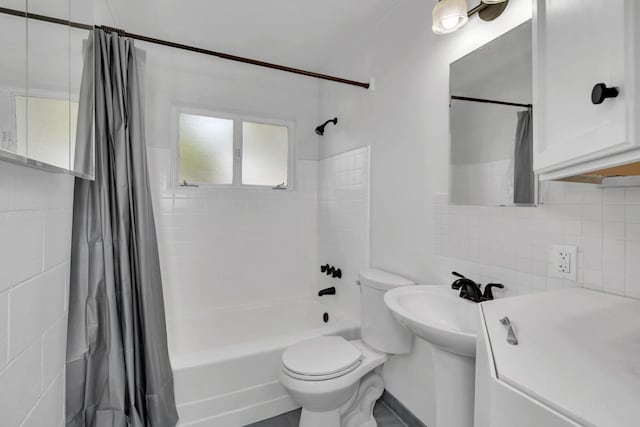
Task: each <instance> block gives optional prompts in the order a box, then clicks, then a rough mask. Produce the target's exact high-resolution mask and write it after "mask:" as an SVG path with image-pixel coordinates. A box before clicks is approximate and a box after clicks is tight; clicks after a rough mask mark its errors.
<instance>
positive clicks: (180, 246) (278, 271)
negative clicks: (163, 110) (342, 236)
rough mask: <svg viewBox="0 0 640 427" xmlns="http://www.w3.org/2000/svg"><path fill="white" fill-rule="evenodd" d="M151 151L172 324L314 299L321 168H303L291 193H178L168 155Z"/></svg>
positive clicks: (307, 163)
mask: <svg viewBox="0 0 640 427" xmlns="http://www.w3.org/2000/svg"><path fill="white" fill-rule="evenodd" d="M149 151H150V152H151V153H153V154H151V155H150V156H149V161H150V164H151V169H152V170H153V171H154V172H153V173H152V176H153V177H155V178H153V180H154V187H155V190H154V205H155V213H156V222H157V226H156V228H157V230H158V238H159V249H160V261H161V266H162V274H163V283H164V292H165V301H166V303H165V305H166V308H167V316H168V317H169V318H172V317H176V318H178V317H185V316H192V315H195V314H198V313H201V312H206V311H210V310H215V309H222V308H229V307H235V306H243V305H247V304H253V303H259V302H266V301H269V300H278V299H283V298H298V297H309V296H310V295H311V292H312V290H313V285H314V281H315V274H314V273H315V271H316V264H317V256H316V253H317V252H316V251H317V248H316V232H317V229H316V223H317V220H316V216H317V163H318V162H316V161H311V160H298V161H297V162H296V183H295V186H294V187H293V189H292V190H290V191H281V190H280V191H277V190H270V189H269V190H249V189H216V188H212V187H209V188H207V187H199V188H178V189H175V190H171V189H169V187H170V186H168V185H167V184H166V182H167V180H168V175H167V174H168V171H169V168H168V167H166V162H168V161H169V158H170V157H169V155H168V150H164V149H157V148H154V149H150V150H149ZM158 162H159V164H158ZM163 171H164V172H163Z"/></svg>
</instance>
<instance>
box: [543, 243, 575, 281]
mask: <svg viewBox="0 0 640 427" xmlns="http://www.w3.org/2000/svg"><path fill="white" fill-rule="evenodd" d="M547 276H549V277H557V278H559V279H566V280H573V281H576V280H577V278H578V247H577V246H571V245H551V246H549V251H548V254H547Z"/></svg>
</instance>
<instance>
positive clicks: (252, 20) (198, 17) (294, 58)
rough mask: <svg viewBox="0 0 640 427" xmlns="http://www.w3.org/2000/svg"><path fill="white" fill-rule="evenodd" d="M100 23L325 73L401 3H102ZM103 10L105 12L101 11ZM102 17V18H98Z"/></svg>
mask: <svg viewBox="0 0 640 427" xmlns="http://www.w3.org/2000/svg"><path fill="white" fill-rule="evenodd" d="M101 1H103V3H104V2H106V6H107V10H108V12H109V14H110V15H111V17H109V16H99V17H98V22H97V24H106V25H112V26H117V27H119V28H122V29H124V30H126V31H129V32H132V33H138V34H144V35H148V36H151V37H157V38H162V39H169V40H172V41H177V42H181V43H185V44H193V45H197V46H201V47H204V48H207V49H212V50H218V51H221V52H225V53H231V54H235V55H241V56H246V57H250V58H254V59H260V60H263V61H269V62H275V63H278V64H281V65H288V66H292V67H299V68H304V69H309V70H311V71H324V72H330V70H326V69H325V67H324V64H325V63H326V62H327V61H328V60H329V59H331V58H332V57H333V56H334V55H336V54H337V53H339V52H340V50H341V49H343V48H344V47H345V46H346V45H350V44H351V43H350V42H351V41H353V39H354V38H356V39H358V38H362V37H366V34H369V32H370V31H376V29H377V28H378V26H379V23H380V21H381V20H382V19H384V17H385V15H386V14H387V13H388V12H389V10H390V9H391V8H393V7H394V6H396V5H398V4H399V3H401V0H181V1H180V0H101ZM98 10H99V11H100V10H101V9H100V8H98ZM99 15H104V14H100V13H99Z"/></svg>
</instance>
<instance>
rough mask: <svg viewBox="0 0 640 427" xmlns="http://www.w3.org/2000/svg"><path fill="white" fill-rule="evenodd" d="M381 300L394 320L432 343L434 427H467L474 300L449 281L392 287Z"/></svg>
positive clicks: (475, 314)
mask: <svg viewBox="0 0 640 427" xmlns="http://www.w3.org/2000/svg"><path fill="white" fill-rule="evenodd" d="M384 302H385V303H386V304H387V307H388V308H389V310H390V311H391V313H392V314H393V316H394V317H395V318H396V319H397V320H398V322H400V323H401V324H403V325H405V326H406V327H407V328H408V329H409V330H410V331H411V332H413V333H414V334H415V335H416V336H418V337H420V338H422V339H424V340H425V341H428V342H430V343H431V344H432V345H433V346H432V349H433V363H434V367H433V368H434V372H435V378H436V384H435V386H436V417H435V418H436V426H435V427H472V426H473V405H474V389H475V354H476V331H477V330H478V322H479V321H480V317H479V312H478V304H477V303H475V302H472V301H468V300H465V299H462V298H460V297H459V296H458V293H457V292H456V291H454V290H452V289H451V288H450V287H449V286H407V287H403V288H397V289H393V290H391V291H389V292H387V293H386V294H385V296H384Z"/></svg>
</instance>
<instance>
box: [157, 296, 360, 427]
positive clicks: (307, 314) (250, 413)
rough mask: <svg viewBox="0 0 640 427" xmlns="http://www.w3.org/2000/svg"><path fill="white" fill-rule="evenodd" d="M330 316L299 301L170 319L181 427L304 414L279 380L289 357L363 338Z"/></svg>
mask: <svg viewBox="0 0 640 427" xmlns="http://www.w3.org/2000/svg"><path fill="white" fill-rule="evenodd" d="M327 308H328V307H327V305H325V304H323V303H321V302H319V301H315V300H312V299H309V300H294V301H285V302H274V303H271V304H268V305H259V306H252V307H243V308H237V309H227V310H217V311H215V312H211V313H207V314H200V315H198V316H192V317H189V318H186V319H185V318H181V319H168V321H167V325H168V334H169V351H170V355H171V364H172V367H173V372H174V377H175V387H176V401H177V404H178V413H179V415H180V426H182V427H186V426H194V427H195V426H198V427H205V426H206V427H227V426H228V427H239V426H244V425H246V424H250V423H252V422H255V421H259V420H262V419H266V418H269V417H272V416H275V415H278V414H281V413H284V412H287V411H290V410H293V409H295V408H297V407H298V405H297V404H296V403H295V402H294V401H292V400H291V399H290V398H289V396H288V395H287V392H286V391H285V390H284V388H283V387H282V386H281V385H280V383H279V382H278V379H277V376H276V375H277V372H278V370H279V369H280V357H281V354H282V352H283V351H284V349H285V348H286V347H287V346H289V345H291V344H293V343H295V342H298V341H301V340H303V339H307V338H311V337H314V336H320V335H342V336H344V337H345V338H347V339H355V338H358V337H359V325H358V324H357V322H355V321H353V320H347V319H346V318H342V319H341V318H340V317H339V316H337V315H336V314H335V313H332V312H331V311H330V310H328V309H327ZM325 312H327V313H329V322H328V323H324V321H323V318H322V317H323V314H324V313H325Z"/></svg>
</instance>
